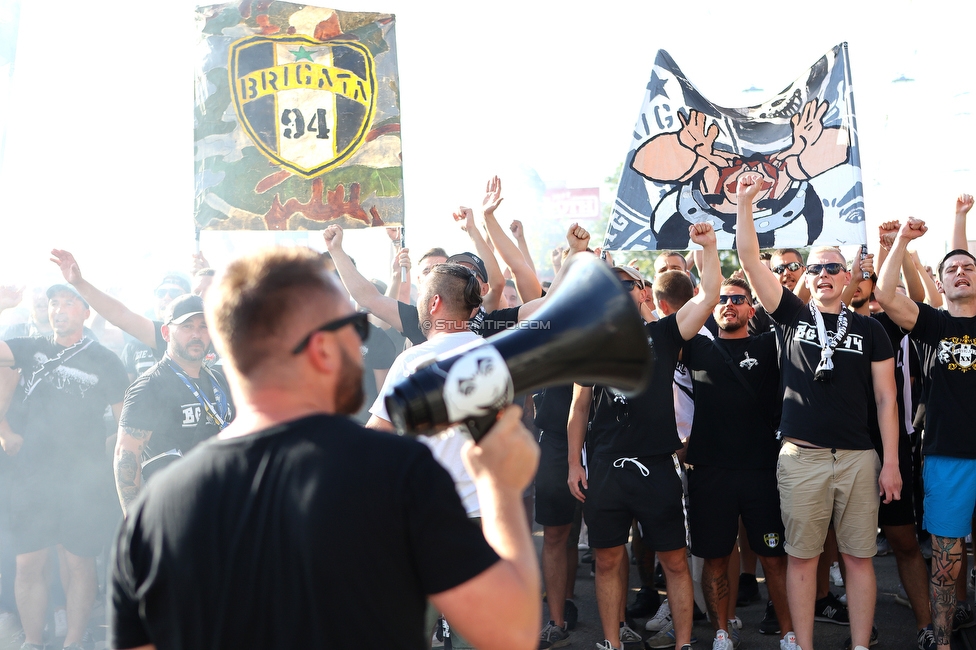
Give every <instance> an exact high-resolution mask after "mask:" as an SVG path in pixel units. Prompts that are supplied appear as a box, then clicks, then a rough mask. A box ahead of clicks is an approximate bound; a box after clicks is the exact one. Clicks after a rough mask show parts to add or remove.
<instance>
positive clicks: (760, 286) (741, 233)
mask: <svg viewBox="0 0 976 650" xmlns="http://www.w3.org/2000/svg"><path fill="white" fill-rule="evenodd" d="M761 180H762V177H761V176H760V175H759V174H753V173H747V174H743V175H742V176H740V177H739V182H738V191H737V192H736V202H737V205H736V219H735V228H736V231H735V232H736V235H735V246H736V250H738V251H739V263H740V264H742V270H743V271H745V273H746V279H747V280H748V281H749V284H750V285H752V290H753V291H755V292H756V297H757V298H759V302H760V303H761V304H762V306H763V309H765V310H766V311H767V312H769V313H773V312H774V311H776V308H777V307H779V301H780V299H781V298H782V297H783V287H782V285H780V283H779V278H777V277H776V274H775V273H773V272H772V271H770V270H769V269H768V268H767V267H766V265H765V264H763V263H762V260H761V259H759V237H758V236H757V235H756V224H755V222H753V218H752V201H753V199H754V198H755V197H756V194H758V193H759V187H760V185H759V182H760V181H761Z"/></svg>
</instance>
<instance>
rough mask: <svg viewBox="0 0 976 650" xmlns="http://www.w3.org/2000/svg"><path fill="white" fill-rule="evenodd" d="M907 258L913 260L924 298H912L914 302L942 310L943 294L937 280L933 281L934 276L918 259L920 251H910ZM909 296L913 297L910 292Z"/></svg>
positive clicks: (913, 266) (913, 267) (912, 265)
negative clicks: (936, 282)
mask: <svg viewBox="0 0 976 650" xmlns="http://www.w3.org/2000/svg"><path fill="white" fill-rule="evenodd" d="M907 257H909V258H911V267H912V270H913V271H914V275H915V279H916V280H917V281H918V282H919V283H920V284H921V287H922V292H921V293H922V297H921V298H917V299H916V298H912V300H918V301H919V302H924V303H925V304H926V305H928V306H929V307H935V308H936V309H941V308H942V294H941V293H939V287H937V286H936V284H935V280H933V279H932V276H931V275H929V273H928V271H926V270H925V265H924V264H922V260H920V259H919V258H918V251H912V250H910V251H908V255H907ZM906 264H907V262H906ZM904 267H905V264H903V265H902V268H904ZM906 282H907V281H906ZM908 295H909V297H911V296H912V293H911V292H909V293H908Z"/></svg>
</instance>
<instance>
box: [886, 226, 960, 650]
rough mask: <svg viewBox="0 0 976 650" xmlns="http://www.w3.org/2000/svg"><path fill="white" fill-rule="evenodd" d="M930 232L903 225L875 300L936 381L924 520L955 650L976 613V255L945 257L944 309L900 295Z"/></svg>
mask: <svg viewBox="0 0 976 650" xmlns="http://www.w3.org/2000/svg"><path fill="white" fill-rule="evenodd" d="M957 210H958V209H957ZM927 230H928V227H927V226H926V225H925V222H924V221H921V220H919V219H909V220H908V221H907V222H905V223H904V224H903V225H902V226H901V228H900V229H899V231H898V234H897V235H896V237H895V241H894V245H892V247H891V251H890V252H889V254H888V257H887V259H886V260H885V261H884V264H883V265H882V267H881V274H880V276H879V277H878V286H877V288H876V289H875V297H876V298H877V299H878V302H879V303H880V304H881V306H882V307H883V308H884V310H885V313H886V314H887V315H888V316H889V317H890V318H891V320H892V321H894V323H895V324H896V325H898V326H899V327H901V328H902V329H903V330H906V331H908V332H909V336H911V338H912V339H913V340H915V341H916V342H919V343H922V344H923V347H924V349H926V350H928V351H929V354H928V355H926V356H927V357H928V358H926V359H925V362H924V363H923V364H922V366H923V368H924V369H925V370H924V373H925V376H926V379H927V383H928V389H927V394H928V395H927V401H926V405H925V406H926V408H925V437H924V439H923V442H922V455H923V458H924V462H923V465H922V480H923V483H924V485H925V497H924V508H923V511H924V513H925V514H924V520H923V522H922V523H923V528H925V529H926V530H928V531H929V532H930V533H932V568H931V578H930V594H931V607H932V624H933V627H934V628H935V629H934V632H935V642H936V644H937V645H938V647H939V650H948V648H949V642H950V638H951V636H952V632H953V628H954V627H956V628H958V627H968V626H969V625H971V624H972V623H971V621H972V617H973V613H972V606H971V605H970V604H969V603H957V600H956V583H957V582H958V581H959V580H960V579H961V578H962V576H960V575H959V572H960V558H961V557H962V556H963V555H965V553H966V540H965V537H966V536H967V535H968V534H969V533H970V532H971V528H972V525H971V524H972V521H971V520H972V513H973V508H974V504H976V480H974V479H976V460H974V459H976V443H974V439H973V435H972V417H971V415H972V411H973V407H972V403H973V395H974V388H976V373H973V372H970V371H971V370H972V369H973V360H974V358H973V341H974V340H976V325H974V323H976V258H974V257H973V255H972V254H971V253H970V252H969V251H968V250H966V249H964V248H957V249H954V250H952V251H949V253H947V254H946V256H945V257H944V258H943V259H942V262H941V263H940V264H939V269H938V279H939V284H938V287H939V292H940V293H942V294H943V295H944V296H945V302H946V309H945V310H944V311H943V310H938V309H934V308H932V307H930V306H928V305H926V304H924V303H920V302H914V301H912V300H911V299H910V298H908V296H904V295H901V294H899V293H898V292H897V290H896V289H897V285H898V273H899V269H901V267H902V261H903V260H904V259H905V252H906V249H907V247H908V244H909V242H910V241H912V240H915V239H918V238H919V237H921V236H922V235H924V234H925V232H926V231H927ZM960 240H961V241H960ZM956 242H958V244H956V245H960V244H964V243H965V238H964V237H962V238H959V237H956V238H954V242H953V243H956Z"/></svg>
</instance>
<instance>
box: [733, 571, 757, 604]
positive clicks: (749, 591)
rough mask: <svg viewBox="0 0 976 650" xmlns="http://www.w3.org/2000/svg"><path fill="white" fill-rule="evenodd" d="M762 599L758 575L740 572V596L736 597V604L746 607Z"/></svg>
mask: <svg viewBox="0 0 976 650" xmlns="http://www.w3.org/2000/svg"><path fill="white" fill-rule="evenodd" d="M760 600H762V597H761V596H760V595H759V583H758V582H756V576H754V575H753V574H751V573H740V574H739V596H738V598H736V601H735V606H736V607H745V606H746V605H749V604H751V603H755V602H758V601H760Z"/></svg>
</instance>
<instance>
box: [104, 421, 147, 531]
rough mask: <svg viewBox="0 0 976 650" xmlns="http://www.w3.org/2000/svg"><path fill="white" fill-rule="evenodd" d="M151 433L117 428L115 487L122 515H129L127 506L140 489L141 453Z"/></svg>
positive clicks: (123, 427) (142, 430)
mask: <svg viewBox="0 0 976 650" xmlns="http://www.w3.org/2000/svg"><path fill="white" fill-rule="evenodd" d="M150 437H152V431H147V430H145V429H133V428H131V427H126V426H119V433H118V440H116V441H115V457H114V462H113V465H114V467H115V487H116V489H117V490H118V491H119V502H120V503H121V504H122V513H123V514H124V515H125V516H128V515H129V505H130V504H131V503H132V502H133V501H134V500H135V498H136V496H137V495H138V494H139V489H140V488H141V487H142V463H141V459H142V452H143V450H144V449H145V448H146V445H147V444H149V438H150Z"/></svg>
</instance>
